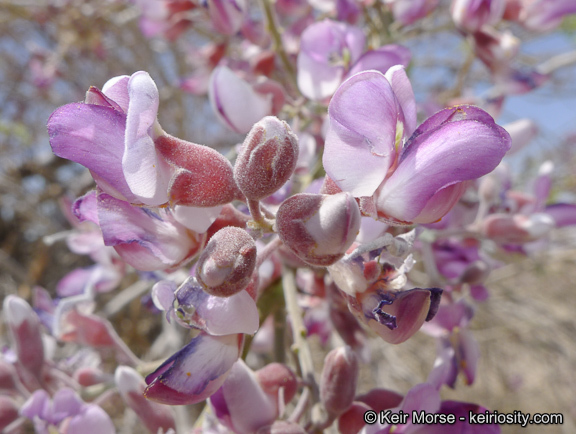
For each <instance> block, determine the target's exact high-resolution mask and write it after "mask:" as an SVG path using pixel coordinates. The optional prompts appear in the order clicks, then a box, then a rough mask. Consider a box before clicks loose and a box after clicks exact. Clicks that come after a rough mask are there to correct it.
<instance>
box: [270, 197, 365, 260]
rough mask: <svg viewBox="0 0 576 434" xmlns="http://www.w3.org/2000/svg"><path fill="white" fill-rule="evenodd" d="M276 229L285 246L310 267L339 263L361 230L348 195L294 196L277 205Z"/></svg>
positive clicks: (357, 212) (356, 210)
mask: <svg viewBox="0 0 576 434" xmlns="http://www.w3.org/2000/svg"><path fill="white" fill-rule="evenodd" d="M276 229H277V230H278V235H279V236H280V239H281V240H282V241H283V242H284V244H285V245H286V246H287V247H288V248H289V249H290V250H291V251H292V252H294V253H295V254H296V255H297V256H298V257H299V258H300V259H302V260H303V261H304V262H306V263H308V264H310V265H317V266H322V267H326V266H328V265H332V264H333V263H335V262H336V261H338V260H339V259H340V258H342V256H344V254H345V253H346V250H347V249H348V247H350V246H351V245H352V243H353V242H354V239H355V238H356V236H357V235H358V231H359V229H360V210H359V208H358V204H357V203H356V201H355V200H354V198H353V197H352V195H351V194H349V193H339V194H334V195H325V194H306V193H302V194H296V195H294V196H292V197H290V198H288V199H286V200H285V201H284V202H282V205H280V208H279V209H278V213H277V214H276Z"/></svg>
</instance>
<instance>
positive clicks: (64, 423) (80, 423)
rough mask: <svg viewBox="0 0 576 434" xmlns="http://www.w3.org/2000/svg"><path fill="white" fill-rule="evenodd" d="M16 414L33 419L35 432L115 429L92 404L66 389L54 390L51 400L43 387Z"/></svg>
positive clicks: (102, 433)
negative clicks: (57, 429) (55, 429)
mask: <svg viewBox="0 0 576 434" xmlns="http://www.w3.org/2000/svg"><path fill="white" fill-rule="evenodd" d="M20 414H22V416H24V417H27V418H28V419H31V420H33V421H34V426H35V428H36V432H49V431H51V430H52V429H54V428H53V427H58V428H59V432H66V433H69V434H81V433H82V434H84V433H86V434H113V433H115V432H116V430H115V428H114V424H113V423H112V420H111V419H110V416H108V414H106V412H105V411H104V410H102V409H101V408H100V407H99V406H98V405H96V404H87V403H85V402H84V401H82V400H81V399H80V397H79V396H78V395H77V394H76V392H74V391H73V390H72V389H68V388H62V389H60V390H58V391H57V392H56V393H55V394H54V396H53V397H52V400H51V399H50V397H49V395H48V393H47V392H46V391H45V390H42V389H40V390H37V391H36V392H34V393H33V394H32V395H31V396H30V398H28V400H27V401H26V402H25V403H24V405H23V406H22V408H21V409H20ZM51 427H52V428H51Z"/></svg>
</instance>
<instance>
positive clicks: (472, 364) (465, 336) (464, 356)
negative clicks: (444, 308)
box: [455, 328, 480, 385]
mask: <svg viewBox="0 0 576 434" xmlns="http://www.w3.org/2000/svg"><path fill="white" fill-rule="evenodd" d="M455 334H456V339H457V342H458V346H457V354H458V355H459V359H458V364H459V366H460V367H461V369H462V373H463V374H464V382H465V383H466V384H467V385H470V384H472V383H474V379H475V378H476V367H477V366H478V359H479V358H480V346H479V345H478V342H477V341H476V339H474V334H473V333H472V332H471V331H470V330H468V329H467V328H462V329H459V330H458V331H457V332H455Z"/></svg>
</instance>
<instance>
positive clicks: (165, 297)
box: [152, 280, 176, 312]
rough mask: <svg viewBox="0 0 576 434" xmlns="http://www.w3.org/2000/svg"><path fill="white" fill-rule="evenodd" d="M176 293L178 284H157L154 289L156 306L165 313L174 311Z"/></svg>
mask: <svg viewBox="0 0 576 434" xmlns="http://www.w3.org/2000/svg"><path fill="white" fill-rule="evenodd" d="M175 291H176V282H172V281H171V280H161V281H159V282H156V283H155V284H154V286H153V287H152V301H153V302H154V306H156V307H157V308H158V309H159V310H162V311H164V312H167V311H169V310H170V309H172V305H173V303H174V292H175Z"/></svg>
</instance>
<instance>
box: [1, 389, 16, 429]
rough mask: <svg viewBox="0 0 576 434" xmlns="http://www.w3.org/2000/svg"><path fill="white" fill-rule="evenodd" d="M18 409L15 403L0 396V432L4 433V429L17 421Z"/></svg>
mask: <svg viewBox="0 0 576 434" xmlns="http://www.w3.org/2000/svg"><path fill="white" fill-rule="evenodd" d="M19 416H20V415H19V414H18V407H17V406H16V403H15V402H14V401H13V400H12V398H9V397H7V396H0V430H1V431H2V432H4V428H6V427H7V426H8V425H10V424H11V423H12V422H14V421H15V420H16V419H18V417H19Z"/></svg>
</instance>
